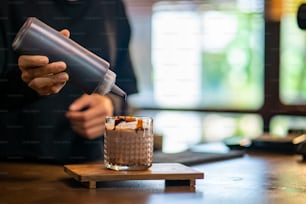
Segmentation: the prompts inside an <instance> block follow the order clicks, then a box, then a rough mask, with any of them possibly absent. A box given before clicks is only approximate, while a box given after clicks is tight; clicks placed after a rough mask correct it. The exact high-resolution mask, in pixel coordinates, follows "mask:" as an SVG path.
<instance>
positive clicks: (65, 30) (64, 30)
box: [60, 29, 70, 38]
mask: <svg viewBox="0 0 306 204" xmlns="http://www.w3.org/2000/svg"><path fill="white" fill-rule="evenodd" d="M60 33H61V34H62V35H63V36H65V37H67V38H69V37H70V31H69V30H68V29H63V30H61V31H60Z"/></svg>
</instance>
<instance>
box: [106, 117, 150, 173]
mask: <svg viewBox="0 0 306 204" xmlns="http://www.w3.org/2000/svg"><path fill="white" fill-rule="evenodd" d="M105 126H106V133H105V136H104V163H105V166H106V168H109V169H113V170H144V169H148V168H149V167H151V166H152V159H153V120H152V118H148V117H132V116H115V117H108V118H106V124H105Z"/></svg>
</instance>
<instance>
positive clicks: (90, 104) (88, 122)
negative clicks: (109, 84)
mask: <svg viewBox="0 0 306 204" xmlns="http://www.w3.org/2000/svg"><path fill="white" fill-rule="evenodd" d="M113 112H114V107H113V103H112V101H111V99H110V98H108V97H107V96H101V95H99V94H91V95H87V94H84V95H83V96H81V97H80V98H78V99H77V100H76V101H74V102H73V103H72V104H71V105H70V107H69V111H68V112H67V113H66V117H67V118H68V119H69V120H70V123H71V127H72V129H73V130H74V131H75V132H76V133H78V134H79V135H81V136H83V137H85V138H87V139H95V138H98V137H100V136H102V135H103V133H104V131H105V117H106V116H111V115H113Z"/></svg>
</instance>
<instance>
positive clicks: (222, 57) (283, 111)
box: [125, 0, 306, 152]
mask: <svg viewBox="0 0 306 204" xmlns="http://www.w3.org/2000/svg"><path fill="white" fill-rule="evenodd" d="M125 3H126V5H127V12H128V16H129V17H130V20H131V27H132V42H131V51H132V59H133V63H134V66H135V69H136V74H137V77H138V81H139V84H138V85H139V91H140V92H139V93H138V94H135V95H131V96H130V97H129V98H128V102H129V106H130V112H131V113H133V114H136V115H148V116H152V117H153V118H154V120H155V127H156V132H157V134H161V135H163V136H165V137H164V141H163V142H164V144H165V145H164V146H163V150H164V151H165V152H175V151H181V150H184V149H186V148H188V147H189V146H192V145H194V144H197V143H202V142H211V141H220V140H223V139H224V138H229V137H233V136H235V137H246V138H255V137H258V136H259V135H261V134H262V133H264V132H269V133H271V134H272V135H274V136H275V137H285V136H286V135H287V134H288V132H290V131H301V132H303V131H304V130H306V117H305V116H306V63H305V62H306V60H305V57H306V56H305V55H306V32H305V31H302V30H300V29H299V28H298V25H297V22H296V13H297V9H298V6H299V5H300V4H301V3H306V1H301V0H266V1H264V0H187V1H180V0H125ZM167 141H168V142H167ZM169 141H172V142H169Z"/></svg>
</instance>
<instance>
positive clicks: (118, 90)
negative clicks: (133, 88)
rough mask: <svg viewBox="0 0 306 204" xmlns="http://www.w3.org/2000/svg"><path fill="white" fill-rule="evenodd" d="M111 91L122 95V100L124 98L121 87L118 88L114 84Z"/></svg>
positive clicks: (124, 94)
mask: <svg viewBox="0 0 306 204" xmlns="http://www.w3.org/2000/svg"><path fill="white" fill-rule="evenodd" d="M111 92H112V93H114V94H116V95H118V96H121V97H123V98H124V100H126V93H125V92H124V91H123V90H122V89H121V88H119V87H118V86H117V85H116V84H114V85H113V86H112V89H111Z"/></svg>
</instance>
